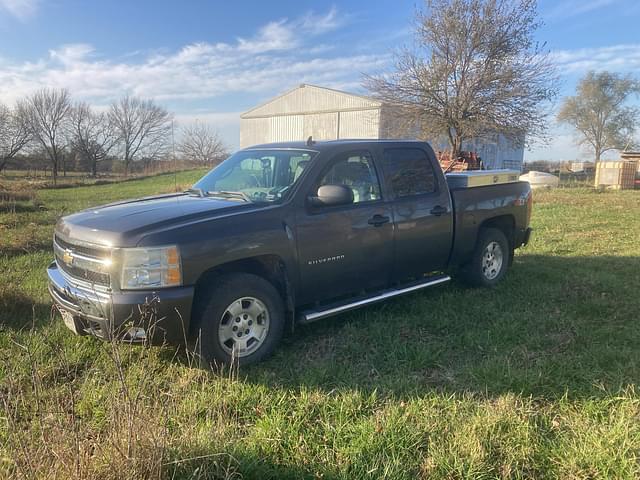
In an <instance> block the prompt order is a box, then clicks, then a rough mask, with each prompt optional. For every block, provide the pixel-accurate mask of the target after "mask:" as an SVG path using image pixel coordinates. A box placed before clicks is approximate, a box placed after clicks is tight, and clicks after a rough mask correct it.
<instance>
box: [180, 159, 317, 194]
mask: <svg viewBox="0 0 640 480" xmlns="http://www.w3.org/2000/svg"><path fill="white" fill-rule="evenodd" d="M315 155H316V152H310V151H305V150H242V151H240V152H237V153H235V154H234V155H232V156H231V157H229V158H228V159H227V160H225V161H224V162H222V163H221V164H220V165H218V166H217V167H215V168H214V169H213V170H211V171H210V172H209V173H207V174H206V175H205V176H204V177H202V178H201V179H200V180H199V181H198V182H197V183H196V184H195V185H194V186H193V188H192V189H191V191H192V192H194V193H197V194H199V195H203V196H220V197H225V198H230V199H238V200H241V201H250V202H277V201H279V200H281V199H282V198H284V196H285V194H286V192H287V191H288V190H289V188H290V187H291V186H292V185H293V184H294V183H295V182H296V181H297V180H298V178H299V177H300V175H301V174H302V172H303V171H304V170H305V168H307V167H308V166H309V164H310V163H311V160H312V159H313V157H314V156H315Z"/></svg>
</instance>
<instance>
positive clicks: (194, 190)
mask: <svg viewBox="0 0 640 480" xmlns="http://www.w3.org/2000/svg"><path fill="white" fill-rule="evenodd" d="M184 193H195V194H196V195H198V196H199V197H204V190H202V189H201V188H198V187H191V188H189V189H188V190H185V192H184Z"/></svg>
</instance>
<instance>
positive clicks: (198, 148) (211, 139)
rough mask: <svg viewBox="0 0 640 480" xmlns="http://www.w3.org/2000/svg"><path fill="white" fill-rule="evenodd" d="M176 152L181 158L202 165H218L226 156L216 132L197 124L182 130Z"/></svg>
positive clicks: (224, 148)
mask: <svg viewBox="0 0 640 480" xmlns="http://www.w3.org/2000/svg"><path fill="white" fill-rule="evenodd" d="M178 150H179V152H180V154H181V155H182V156H183V157H185V158H187V159H189V160H194V161H196V162H198V163H201V164H203V165H215V164H217V163H220V161H221V160H222V159H224V157H225V156H226V154H227V149H226V147H225V145H224V143H223V142H222V140H221V139H220V136H219V135H218V132H217V131H216V130H215V129H214V128H212V127H210V126H209V125H206V124H203V123H199V122H198V123H195V124H193V125H188V126H186V127H184V128H183V129H182V140H181V141H180V145H179V146H178Z"/></svg>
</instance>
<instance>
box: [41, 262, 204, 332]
mask: <svg viewBox="0 0 640 480" xmlns="http://www.w3.org/2000/svg"><path fill="white" fill-rule="evenodd" d="M47 276H48V277H49V293H50V294H51V297H52V298H53V301H54V303H55V305H56V307H57V308H58V309H59V310H61V311H63V312H68V313H66V314H65V316H66V317H67V318H68V319H69V320H70V321H71V318H72V319H73V320H72V321H73V323H74V327H75V328H74V330H75V331H76V333H78V334H79V335H93V336H96V337H99V338H101V339H103V340H111V339H122V340H126V341H132V342H140V341H149V342H150V343H153V344H164V343H170V344H182V343H184V342H185V339H186V338H187V337H188V334H189V323H190V319H191V305H192V302H193V293H194V288H193V287H175V288H164V289H159V290H157V291H137V290H136V291H127V292H114V291H111V290H110V289H104V288H102V289H97V288H91V286H89V285H87V284H85V283H83V282H78V281H76V280H74V279H73V278H72V277H69V276H68V275H67V274H65V273H64V272H62V270H60V269H59V268H58V266H57V264H56V263H55V262H53V263H51V265H49V267H48V268H47ZM141 332H144V335H142V334H141Z"/></svg>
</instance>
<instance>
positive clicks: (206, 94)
mask: <svg viewBox="0 0 640 480" xmlns="http://www.w3.org/2000/svg"><path fill="white" fill-rule="evenodd" d="M0 1H2V0H0ZM340 25H341V23H340V21H339V20H338V13H337V11H336V10H335V8H334V9H331V10H330V11H329V12H328V13H326V14H324V15H317V14H313V13H308V14H306V15H304V16H303V17H300V18H297V19H293V20H288V19H282V20H278V21H275V22H270V23H268V24H266V25H264V26H263V27H262V28H260V29H259V30H258V32H257V33H256V35H255V36H253V37H250V38H238V39H237V40H236V41H235V42H230V43H208V42H200V43H194V44H189V45H186V46H184V47H182V48H181V49H179V50H177V51H174V52H163V53H150V54H146V55H141V54H137V55H135V56H121V57H119V58H112V59H108V58H104V57H103V56H101V55H100V52H97V51H95V50H94V48H93V47H92V46H91V45H88V44H70V45H63V46H60V47H58V48H54V49H51V50H50V51H49V55H48V57H46V58H41V59H38V60H37V61H35V62H16V61H12V60H9V59H6V58H5V59H3V58H1V57H0V101H5V102H12V101H15V100H16V99H18V98H20V97H22V96H24V95H27V94H29V93H30V92H32V91H34V90H35V89H37V88H41V87H52V88H68V89H69V90H70V91H71V93H72V94H73V95H74V97H76V98H81V99H83V100H88V101H90V102H92V103H97V104H107V103H109V102H110V101H111V100H113V99H114V98H116V97H118V96H120V95H122V94H124V93H129V94H134V95H140V96H145V97H153V98H155V99H157V100H159V101H169V102H172V101H185V100H196V99H209V98H215V97H219V96H222V95H226V94H234V93H236V94H241V93H254V94H258V95H262V94H273V93H276V92H279V91H282V90H284V89H286V88H289V87H291V86H294V85H296V84H299V83H301V82H308V83H314V82H315V83H321V84H323V85H327V86H333V87H337V86H341V85H345V84H353V82H359V79H360V73H361V72H364V71H367V72H371V71H372V70H378V69H380V68H382V67H383V66H385V65H386V64H387V62H388V61H389V57H388V55H373V54H342V55H337V56H336V55H331V56H329V55H326V52H327V51H329V50H332V47H331V46H327V45H325V46H321V47H320V48H318V39H319V36H320V35H321V34H323V33H326V32H328V31H330V30H332V29H336V28H339V26H340Z"/></svg>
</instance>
